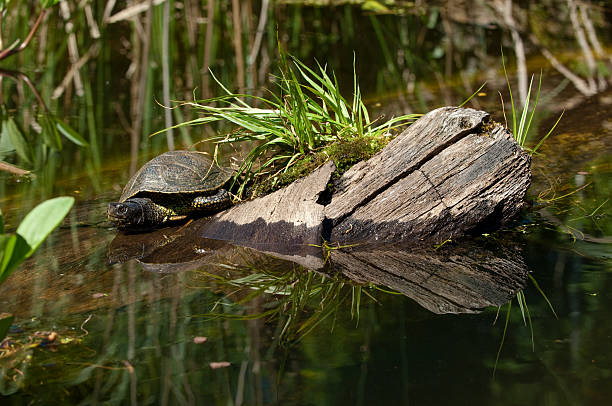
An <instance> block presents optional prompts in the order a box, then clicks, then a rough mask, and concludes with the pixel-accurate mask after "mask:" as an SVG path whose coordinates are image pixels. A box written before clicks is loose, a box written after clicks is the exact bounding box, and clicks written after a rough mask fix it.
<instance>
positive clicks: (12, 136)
mask: <svg viewBox="0 0 612 406" xmlns="http://www.w3.org/2000/svg"><path fill="white" fill-rule="evenodd" d="M4 134H6V135H7V136H8V138H9V140H10V141H11V144H12V145H13V147H14V148H15V151H16V152H17V155H19V157H20V158H21V159H23V160H24V161H26V162H27V163H30V164H31V163H32V158H31V157H32V153H31V150H30V145H29V144H28V142H27V141H26V139H25V137H24V136H23V134H22V133H21V130H20V129H19V127H17V124H16V123H15V120H13V119H12V118H11V117H9V118H8V119H7V120H6V121H5V122H3V123H2V135H4Z"/></svg>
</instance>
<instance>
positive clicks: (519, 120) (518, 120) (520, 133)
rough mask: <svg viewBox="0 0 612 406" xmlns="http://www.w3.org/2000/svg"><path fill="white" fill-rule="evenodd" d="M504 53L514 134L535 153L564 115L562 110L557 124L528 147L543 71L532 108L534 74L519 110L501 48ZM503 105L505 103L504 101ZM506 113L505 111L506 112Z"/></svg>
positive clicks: (518, 141) (516, 138)
mask: <svg viewBox="0 0 612 406" xmlns="http://www.w3.org/2000/svg"><path fill="white" fill-rule="evenodd" d="M501 54H502V67H503V69H504V77H505V78H506V83H507V85H508V93H509V94H510V107H511V110H512V134H513V135H514V139H515V140H516V142H517V143H518V144H519V145H520V146H521V147H523V148H524V149H527V150H529V152H530V154H535V153H536V151H537V150H538V149H539V148H540V147H541V146H542V144H543V143H544V141H546V139H547V138H548V136H549V135H550V134H551V133H552V132H553V130H554V129H555V127H557V124H559V121H561V117H563V114H564V113H565V111H564V112H562V113H561V115H560V116H559V118H558V119H557V121H556V122H555V124H554V125H553V126H552V127H551V128H550V130H549V131H548V132H547V133H546V135H544V137H542V138H541V139H540V140H539V141H538V143H537V144H536V145H535V146H534V147H532V148H527V146H526V145H525V143H526V142H527V135H528V134H529V130H530V128H531V123H532V121H533V117H534V115H535V112H536V108H537V107H538V101H539V100H540V91H541V89H542V73H541V72H540V77H539V80H538V88H537V90H536V91H535V100H533V107H531V108H530V105H531V102H532V90H533V78H534V75H531V80H530V81H529V88H528V89H527V95H526V96H525V100H524V102H523V108H522V110H521V111H520V112H519V106H518V105H515V104H514V97H513V96H512V86H511V85H510V79H509V78H508V72H507V71H506V62H505V60H504V51H503V49H502V50H501ZM502 107H503V103H502ZM504 115H505V112H504Z"/></svg>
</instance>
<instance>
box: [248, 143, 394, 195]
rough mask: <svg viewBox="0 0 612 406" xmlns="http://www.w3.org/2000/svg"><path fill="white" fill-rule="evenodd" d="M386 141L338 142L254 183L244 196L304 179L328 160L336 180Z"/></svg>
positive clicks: (271, 190) (271, 189)
mask: <svg viewBox="0 0 612 406" xmlns="http://www.w3.org/2000/svg"><path fill="white" fill-rule="evenodd" d="M389 140H390V137H389V136H376V137H355V138H351V139H339V140H338V141H336V142H333V143H332V144H330V145H328V146H327V147H325V148H324V149H323V150H322V151H319V152H317V153H315V154H311V155H308V156H305V157H304V158H302V159H299V160H297V161H296V162H295V163H294V164H293V165H292V166H290V167H289V168H287V170H286V171H283V172H281V173H277V174H270V175H268V176H262V177H261V178H260V179H259V180H258V181H256V182H255V184H254V185H253V187H252V189H251V193H249V196H248V197H249V198H255V197H259V196H263V195H266V194H268V193H271V192H273V191H275V190H278V189H280V188H281V187H283V186H286V185H288V184H290V183H292V182H294V181H296V180H297V179H300V178H303V177H305V176H308V175H309V174H310V173H312V172H313V171H314V170H315V169H317V168H318V167H320V166H321V165H323V164H324V163H325V162H327V161H329V160H332V161H333V162H334V164H335V165H336V172H335V173H334V179H337V178H339V177H340V176H341V175H342V174H343V173H344V172H346V171H347V170H348V169H349V168H350V167H351V166H353V165H355V164H356V163H358V162H360V161H365V160H367V159H369V158H371V157H372V156H373V155H374V154H375V153H376V152H378V151H380V150H381V149H382V148H384V147H385V145H387V144H388V142H389Z"/></svg>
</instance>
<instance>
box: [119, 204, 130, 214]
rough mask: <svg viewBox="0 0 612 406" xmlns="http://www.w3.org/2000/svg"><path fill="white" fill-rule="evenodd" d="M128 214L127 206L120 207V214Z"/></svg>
mask: <svg viewBox="0 0 612 406" xmlns="http://www.w3.org/2000/svg"><path fill="white" fill-rule="evenodd" d="M127 212H128V208H127V206H125V205H123V206H121V207H119V214H127Z"/></svg>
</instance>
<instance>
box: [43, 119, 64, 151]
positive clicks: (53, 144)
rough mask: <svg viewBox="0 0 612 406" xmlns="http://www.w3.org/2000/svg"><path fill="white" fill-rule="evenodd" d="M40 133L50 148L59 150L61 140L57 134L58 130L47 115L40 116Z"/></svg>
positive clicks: (60, 148)
mask: <svg viewBox="0 0 612 406" xmlns="http://www.w3.org/2000/svg"><path fill="white" fill-rule="evenodd" d="M40 126H41V129H42V131H41V134H40V135H42V138H43V141H44V143H45V144H46V145H47V146H49V147H50V148H52V149H54V150H56V151H61V150H62V140H61V138H60V136H59V132H58V131H57V128H56V127H55V125H54V123H53V119H52V118H51V117H49V116H42V117H40Z"/></svg>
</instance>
